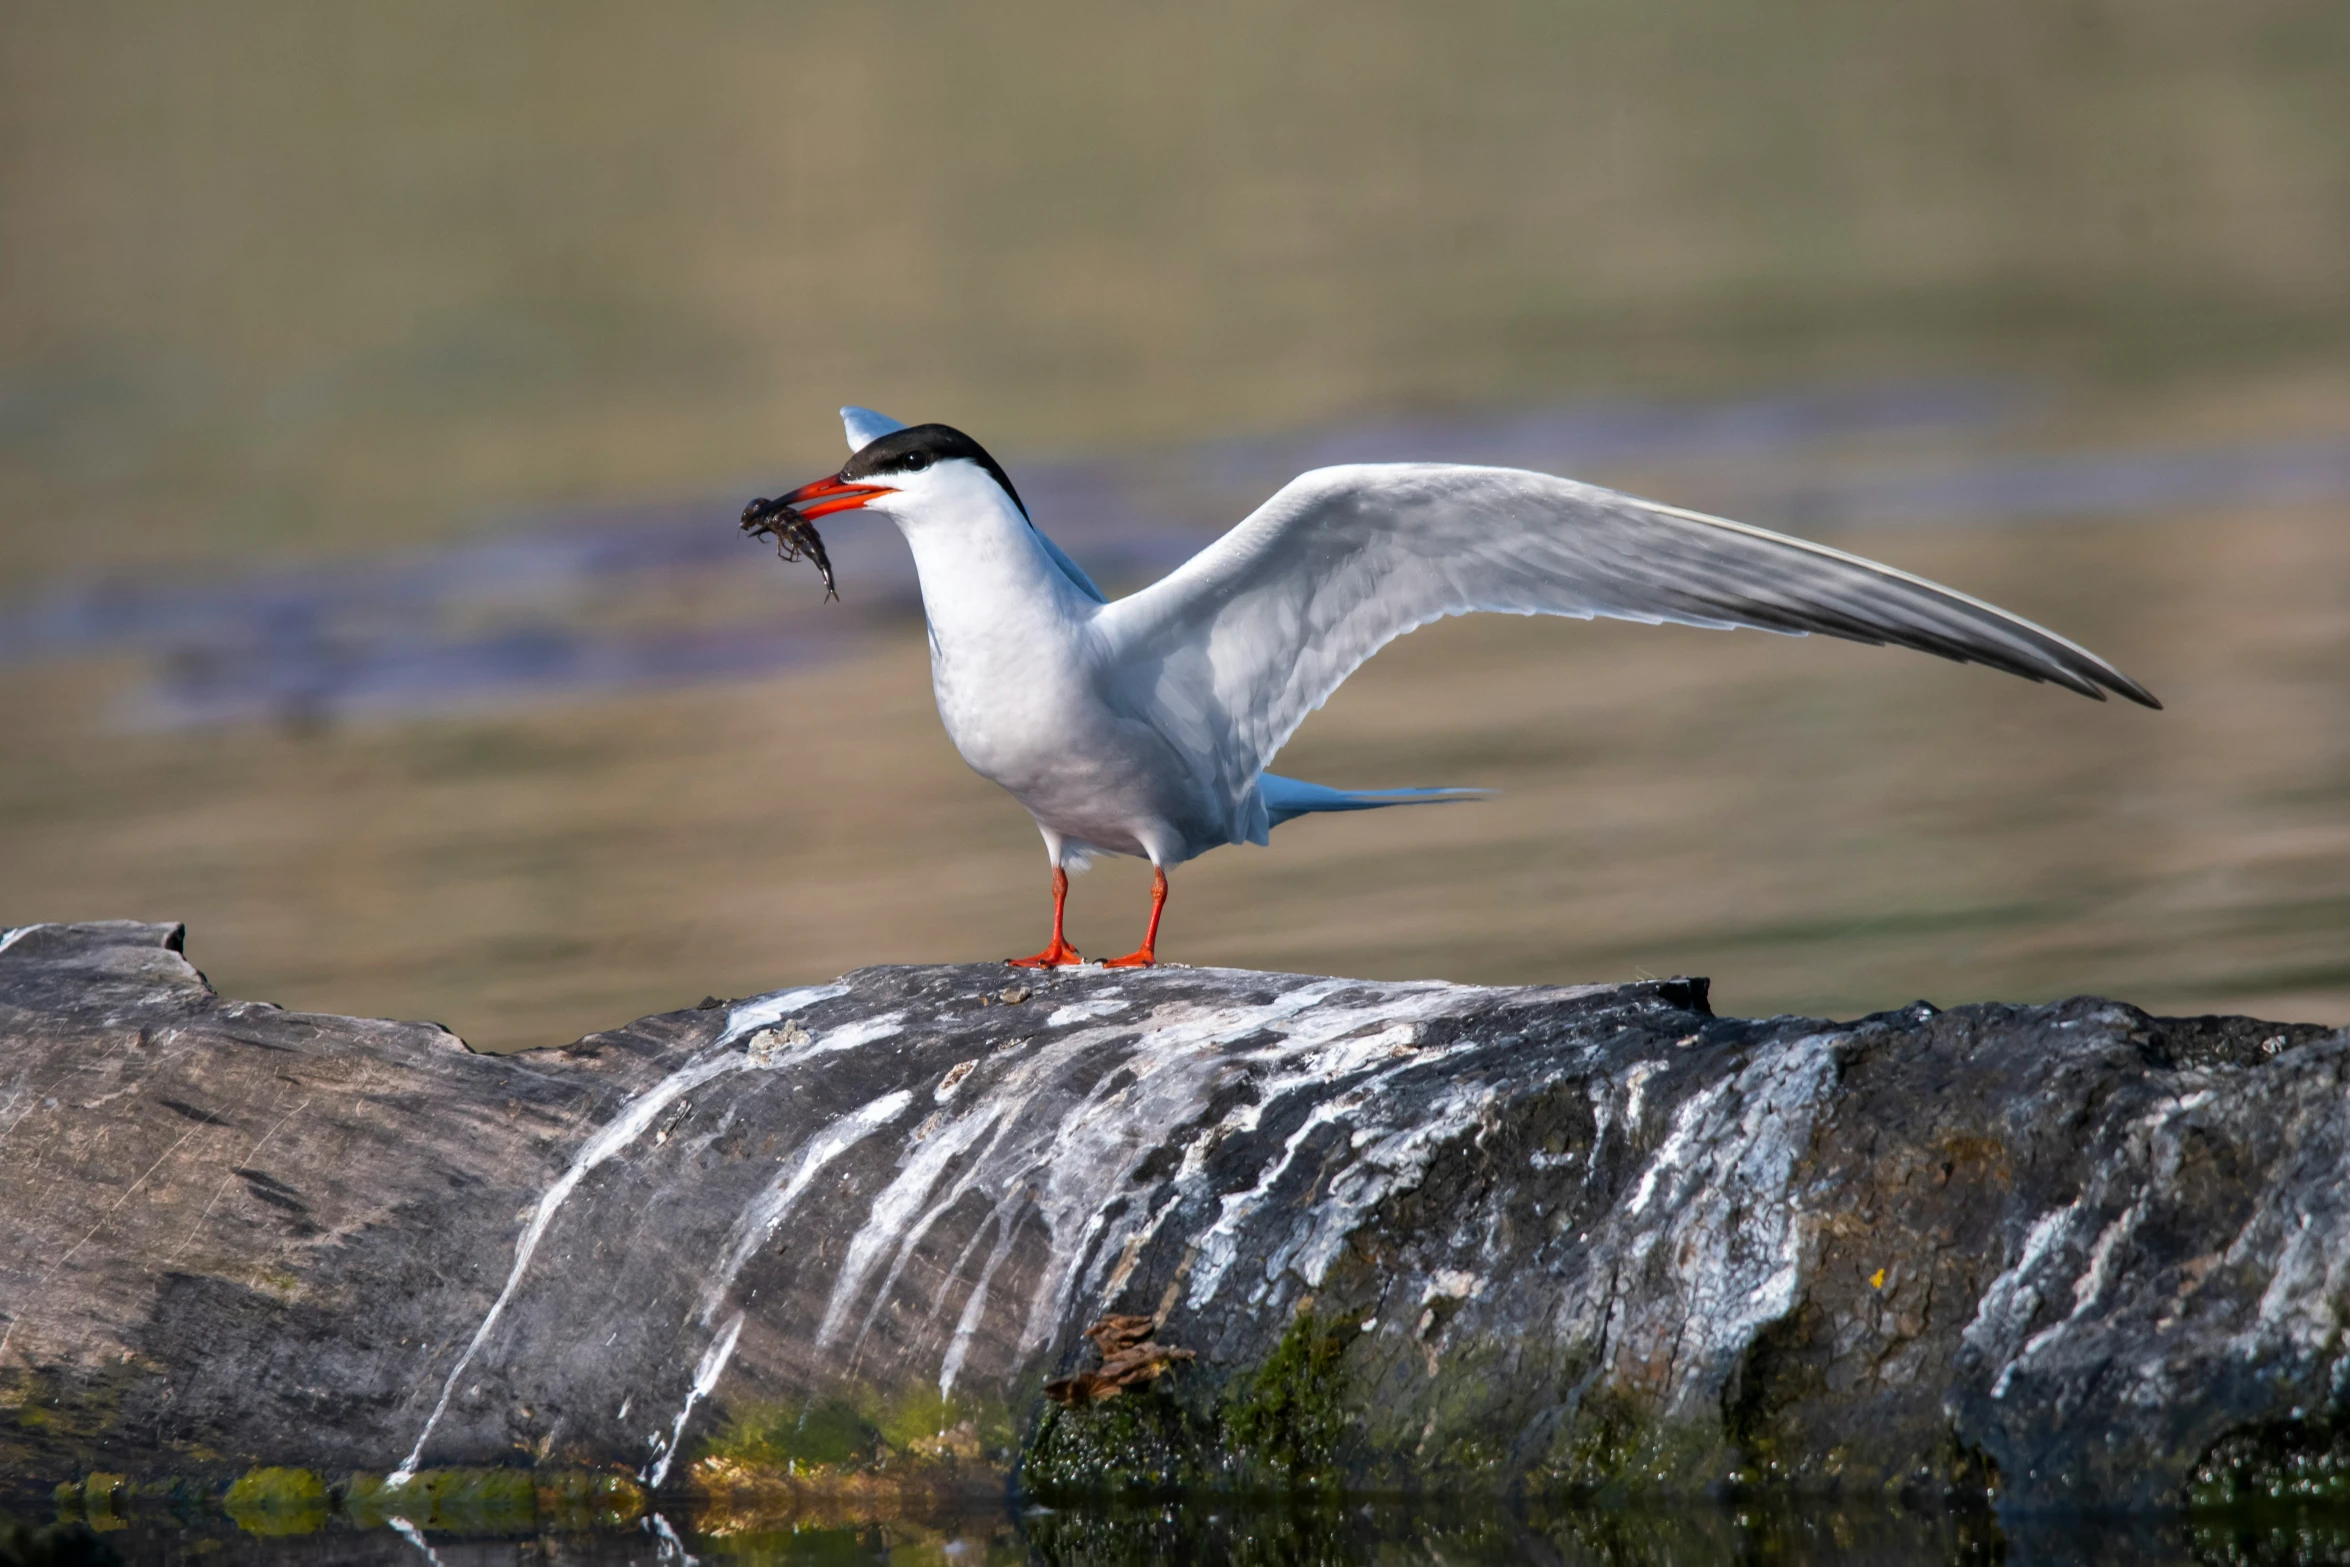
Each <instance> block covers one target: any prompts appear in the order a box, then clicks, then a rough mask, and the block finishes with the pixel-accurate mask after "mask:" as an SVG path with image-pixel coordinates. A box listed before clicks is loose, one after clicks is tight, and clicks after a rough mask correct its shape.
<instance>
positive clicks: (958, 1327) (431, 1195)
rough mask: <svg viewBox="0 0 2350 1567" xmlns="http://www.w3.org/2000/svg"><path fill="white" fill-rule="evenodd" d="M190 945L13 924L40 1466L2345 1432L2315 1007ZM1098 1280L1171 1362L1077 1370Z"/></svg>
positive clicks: (2136, 1441)
mask: <svg viewBox="0 0 2350 1567" xmlns="http://www.w3.org/2000/svg"><path fill="white" fill-rule="evenodd" d="M180 940H181V938H180V931H179V929H178V927H175V926H168V925H139V924H130V923H110V924H83V925H52V926H33V927H27V928H24V929H20V930H15V931H11V932H9V933H8V934H7V935H6V937H5V938H0V1310H4V1312H5V1321H0V1404H4V1407H0V1468H5V1470H7V1471H8V1472H11V1473H13V1474H15V1475H17V1476H19V1477H24V1476H40V1477H44V1478H48V1479H57V1480H70V1479H73V1478H74V1477H76V1476H80V1475H84V1474H88V1473H91V1472H104V1473H106V1474H120V1475H124V1476H129V1477H133V1478H139V1477H147V1478H160V1477H163V1476H168V1475H177V1476H182V1477H192V1478H193V1479H194V1480H196V1481H201V1482H204V1483H217V1482H221V1481H225V1480H226V1479H227V1478H229V1477H230V1476H232V1475H235V1474H237V1473H240V1472H243V1471H246V1470H249V1469H252V1468H254V1467H256V1466H281V1467H284V1468H289V1469H299V1470H305V1471H308V1472H310V1473H312V1474H316V1475H321V1476H328V1477H331V1480H332V1483H333V1484H334V1485H337V1486H346V1485H347V1486H350V1487H351V1488H352V1489H351V1494H353V1495H370V1494H381V1489H382V1486H383V1484H384V1483H385V1482H384V1480H383V1478H382V1477H384V1476H386V1475H392V1476H394V1477H395V1482H396V1480H397V1478H398V1477H399V1476H401V1475H404V1474H405V1473H407V1472H410V1471H416V1470H436V1469H437V1470H447V1469H450V1468H453V1467H456V1466H507V1467H513V1468H521V1469H534V1470H537V1471H539V1472H540V1473H542V1474H547V1473H552V1472H555V1471H581V1470H612V1469H614V1468H615V1466H617V1467H618V1468H619V1469H624V1470H625V1471H627V1472H628V1473H629V1474H631V1475H633V1476H635V1477H637V1480H638V1481H639V1482H640V1483H642V1484H643V1485H646V1486H654V1487H658V1486H663V1485H667V1486H671V1487H676V1486H680V1485H689V1484H690V1485H697V1486H700V1487H702V1488H703V1489H705V1490H717V1491H724V1490H726V1489H728V1488H730V1487H736V1488H749V1489H753V1490H755V1489H757V1488H758V1487H761V1486H785V1487H789V1486H804V1485H809V1484H815V1483H839V1484H852V1483H853V1484H856V1485H863V1486H867V1487H873V1486H883V1487H887V1486H901V1487H915V1488H920V1487H925V1486H935V1487H968V1486H974V1485H977V1486H984V1487H1001V1486H1003V1485H1004V1484H1005V1483H1007V1481H1010V1482H1012V1483H1017V1484H1025V1485H1026V1486H1028V1487H1030V1488H1032V1489H1042V1490H1047V1491H1050V1490H1054V1489H1059V1490H1065V1491H1066V1490H1087V1489H1101V1488H1115V1487H1118V1486H1143V1487H1151V1486H1176V1485H1202V1484H1206V1485H1218V1484H1245V1485H1266V1484H1271V1485H1280V1486H1331V1487H1336V1486H1345V1485H1357V1486H1377V1487H1383V1488H1396V1487H1402V1488H1420V1489H1424V1490H1436V1489H1443V1490H1454V1491H1477V1490H1502V1489H1520V1490H1532V1491H1549V1492H1559V1491H1573V1490H1584V1491H1597V1492H1599V1493H1602V1494H1611V1493H1622V1492H1641V1491H1653V1492H1667V1493H1671V1492H1694V1491H1699V1490H1705V1489H1709V1488H1720V1487H1722V1486H1725V1485H1745V1486H1765V1487H1767V1486H1770V1485H1773V1484H1783V1485H1786V1486H1789V1487H1798V1488H1836V1487H1842V1488H1845V1489H1846V1490H1848V1491H1850V1490H1855V1489H1858V1490H1865V1491H1869V1492H1876V1491H1880V1490H1882V1489H1884V1488H1887V1487H1894V1488H1903V1487H1906V1488H1911V1489H1913V1490H1917V1491H1922V1492H1927V1493H1934V1494H1940V1493H1944V1492H1947V1491H1951V1490H1968V1489H1977V1488H1993V1489H1995V1490H1996V1492H1997V1494H1998V1495H1999V1497H2000V1498H2001V1500H2002V1503H2003V1505H2004V1506H2007V1507H2011V1508H2041V1507H2049V1506H2079V1505H2087V1504H2096V1505H2120V1506H2145V1505H2161V1504H2170V1503H2177V1502H2180V1501H2182V1500H2184V1499H2186V1498H2187V1497H2188V1496H2189V1493H2190V1490H2191V1488H2192V1487H2193V1486H2195V1485H2197V1484H2200V1485H2202V1486H2203V1487H2204V1488H2205V1490H2206V1492H2212V1491H2225V1490H2226V1489H2227V1488H2228V1487H2230V1486H2235V1487H2238V1488H2242V1487H2245V1486H2257V1485H2262V1484H2270V1483H2272V1482H2273V1481H2274V1477H2275V1476H2276V1475H2278V1474H2281V1473H2283V1472H2284V1471H2285V1469H2286V1468H2291V1467H2292V1465H2293V1464H2298V1466H2299V1468H2298V1470H2297V1472H2299V1473H2301V1474H2303V1475H2305V1476H2306V1475H2309V1474H2318V1473H2327V1472H2337V1471H2338V1469H2339V1464H2338V1460H2339V1458H2340V1456H2341V1454H2342V1451H2343V1444H2342V1442H2341V1441H2340V1439H2339V1438H2338V1437H2337V1435H2336V1434H2335V1433H2336V1430H2337V1428H2336V1426H2335V1425H2333V1424H2331V1423H2329V1422H2330V1421H2331V1420H2332V1419H2333V1417H2334V1413H2335V1412H2336V1411H2338V1410H2339V1409H2340V1408H2341V1407H2342V1400H2343V1393H2344V1388H2345V1383H2346V1382H2350V1354H2346V1352H2345V1349H2344V1344H2343V1338H2344V1335H2343V1326H2344V1317H2345V1314H2346V1313H2350V1179H2346V1176H2350V1092H2346V1091H2345V1090H2346V1088H2350V1035H2346V1034H2344V1033H2341V1032H2329V1031H2327V1030H2325V1029H2323V1028H2318V1027H2314V1026H2308V1025H2300V1026H2292V1025H2272V1024H2266V1023H2256V1022H2252V1021H2250V1020H2246V1019H2232V1018H2201V1019H2164V1018H2154V1017H2149V1016H2148V1015H2146V1014H2145V1013H2143V1012H2140V1011H2138V1010H2136V1009H2134V1008H2131V1007H2127V1006H2123V1005H2119V1004H2117V1003H2114V1002H2109V1001H2102V1000H2095V999H2079V1000H2073V1001H2067V1002H2063V1003H2059V1004H2056V1005H2052V1006H2038V1007H2016V1006H1971V1007H1965V1008H1959V1009H1955V1010H1952V1011H1948V1012H1937V1011H1936V1010H1934V1009H1933V1008H1931V1007H1928V1006H1925V1005H1923V1004H1920V1005H1918V1006H1915V1007H1912V1008H1908V1009H1905V1010H1903V1011H1899V1012H1893V1013H1885V1014H1881V1015H1878V1016H1875V1017H1871V1018H1865V1019H1862V1020H1860V1021H1858V1022H1854V1023H1825V1022H1820V1021H1816V1020H1810V1019H1802V1018H1774V1019H1769V1020H1761V1021H1752V1020H1742V1019H1734V1018H1720V1017H1715V1016H1713V1015H1712V1014H1711V1013H1710V1012H1709V1011H1708V1009H1707V1005H1706V988H1705V984H1704V982H1703V981H1701V980H1664V981H1651V982H1643V983H1639V984H1630V985H1613V986H1587V987H1527V988H1515V989H1484V988H1473V987H1467V986H1455V985H1446V984H1438V983H1413V984H1403V983H1388V982H1366V981H1355V980H1342V979H1327V978H1311V977H1305V976H1298V975H1281V974H1258V973H1247V972H1239V971H1230V970H1209V969H1183V968H1161V969H1158V970H1152V971H1140V972H1137V971H1124V972H1109V971H1104V970H1100V969H1090V970H1084V971H1063V972H1059V973H1054V974H1050V975H1046V976H1043V977H1031V976H1014V975H1012V974H1010V973H1009V972H1008V971H1006V970H1003V969H1000V968H994V967H935V968H880V969H867V970H861V971H859V972H857V973H854V974H851V975H848V976H846V977H845V978H843V979H841V980H840V981H838V982H837V983H834V984H831V985H824V986H817V987H810V988H803V989H797V990H788V991H781V992H777V993H775V994H772V995H767V996H761V997H756V998H753V999H750V1000H747V1001H740V1002H735V1003H731V1004H721V1003H715V1002H713V1003H709V1004H706V1005H705V1006H704V1007H703V1008H698V1009H693V1010H687V1011H682V1012H675V1013H669V1014H665V1015H662V1016H658V1017H651V1018H646V1019H643V1020H640V1021H638V1022H636V1023H632V1024H629V1025H628V1026H626V1027H624V1028H619V1029H615V1030H612V1031H610V1032H608V1033H602V1034H594V1035H590V1036H588V1037H587V1038H585V1039H583V1040H580V1041H579V1042H577V1043H576V1044H573V1045H570V1046H567V1047H564V1048H561V1049H549V1050H541V1051H535V1052H531V1053H528V1054H524V1055H520V1056H503V1057H501V1056H486V1055H477V1054H474V1053H472V1052H471V1051H469V1050H467V1049H466V1048H465V1047H464V1045H463V1044H462V1043H461V1042H460V1041H458V1040H457V1039H456V1038H455V1037H453V1036H452V1035H450V1034H448V1033H447V1032H445V1031H443V1030H441V1029H439V1028H437V1027H436V1026H434V1025H430V1024H416V1023H385V1022H370V1021H362V1020H356V1019H350V1018H338V1017H327V1016H318V1015H309V1014H302V1013H293V1012H286V1011H282V1010H280V1009H278V1008H276V1007H272V1006H267V1005H262V1004H257V1003H251V1002H238V1001H229V1000H224V999H222V998H220V997H219V996H217V995H216V994H214V992H213V991H212V990H211V988H210V987H209V986H208V985H207V984H206V983H205V981H204V978H203V976H202V975H201V974H199V973H198V972H197V971H196V970H195V969H193V968H192V967H190V966H189V965H188V963H187V962H186V960H185V959H184V958H183V957H182V956H181V953H180ZM1108 1314H1128V1315H1133V1316H1137V1317H1147V1318H1149V1319H1151V1326H1150V1328H1149V1331H1148V1334H1145V1332H1144V1329H1143V1328H1142V1327H1140V1326H1138V1325H1135V1324H1122V1325H1115V1326H1114V1327H1113V1328H1112V1329H1111V1330H1108V1331H1107V1332H1105V1333H1104V1334H1103V1335H1097V1337H1099V1338H1100V1340H1101V1342H1102V1343H1103V1344H1104V1345H1105V1346H1109V1347H1112V1348H1113V1349H1114V1350H1115V1351H1116V1352H1117V1353H1120V1354H1124V1355H1126V1356H1127V1357H1128V1358H1129V1359H1133V1358H1134V1356H1135V1355H1136V1353H1137V1351H1136V1349H1135V1346H1136V1345H1138V1344H1143V1343H1145V1342H1146V1340H1147V1342H1148V1343H1149V1344H1153V1345H1158V1346H1164V1347H1165V1348H1166V1349H1168V1350H1170V1351H1172V1350H1188V1351H1191V1352H1192V1353H1193V1355H1194V1356H1195V1357H1196V1358H1193V1359H1190V1360H1183V1359H1181V1357H1180V1356H1174V1355H1167V1356H1157V1355H1156V1354H1155V1351H1152V1352H1149V1357H1155V1358H1153V1363H1152V1365H1151V1366H1150V1367H1149V1368H1145V1369H1146V1370H1147V1376H1145V1375H1144V1374H1143V1372H1140V1371H1136V1370H1135V1368H1134V1367H1128V1366H1125V1363H1124V1362H1120V1363H1119V1366H1117V1367H1113V1368H1111V1370H1112V1371H1113V1372H1116V1373H1117V1375H1114V1376H1108V1377H1106V1378H1100V1379H1095V1380H1091V1381H1086V1380H1079V1381H1077V1382H1075V1383H1073V1384H1071V1385H1075V1386H1079V1387H1083V1388H1086V1389H1088V1390H1090V1391H1089V1392H1088V1396H1087V1397H1085V1398H1079V1399H1074V1400H1073V1401H1072V1402H1071V1403H1070V1404H1068V1405H1067V1406H1065V1407H1064V1406H1058V1405H1050V1404H1047V1403H1046V1402H1045V1400H1044V1397H1043V1389H1044V1385H1045V1383H1046V1381H1047V1380H1048V1379H1051V1378H1055V1377H1070V1376H1072V1374H1073V1373H1077V1372H1079V1371H1081V1370H1084V1369H1086V1368H1089V1367H1094V1366H1096V1365H1097V1364H1098V1362H1097V1360H1096V1359H1095V1358H1094V1357H1095V1352H1094V1351H1092V1350H1090V1349H1088V1348H1086V1347H1085V1346H1084V1344H1083V1343H1082V1341H1081V1337H1080V1335H1081V1334H1082V1333H1083V1332H1084V1330H1085V1329H1086V1328H1087V1327H1088V1325H1089V1324H1091V1323H1094V1322H1095V1321H1096V1320H1097V1319H1099V1318H1101V1317H1103V1316H1105V1315H1108ZM1149 1357H1146V1358H1149ZM1140 1364H1141V1362H1140V1361H1139V1360H1138V1361H1136V1366H1140ZM1121 1368H1123V1369H1121ZM1120 1377H1124V1378H1125V1379H1126V1380H1127V1381H1128V1382H1130V1383H1131V1385H1130V1386H1124V1387H1123V1388H1122V1389H1110V1388H1107V1387H1106V1386H1104V1383H1105V1382H1106V1381H1117V1380H1119V1379H1120ZM1113 1395H1114V1396H1113ZM2279 1455H2284V1456H2283V1458H2280V1456H2279ZM2313 1455H2314V1456H2313ZM2328 1455H2331V1456H2330V1457H2329V1456H2328ZM2287 1460H2290V1462H2287ZM2328 1463H2334V1464H2336V1471H2329V1470H2327V1469H2326V1468H2325V1466H2326V1464H2328ZM2264 1465H2265V1466H2266V1467H2263V1466H2264ZM2280 1465H2282V1466H2283V1467H2280ZM354 1475H355V1476H357V1477H358V1478H357V1479H356V1480H352V1479H350V1478H349V1477H351V1476H354ZM2264 1477H2266V1478H2264ZM419 1483H429V1482H419Z"/></svg>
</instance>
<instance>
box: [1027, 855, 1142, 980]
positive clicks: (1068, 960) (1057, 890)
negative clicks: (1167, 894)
mask: <svg viewBox="0 0 2350 1567" xmlns="http://www.w3.org/2000/svg"><path fill="white" fill-rule="evenodd" d="M1068 907H1069V873H1068V872H1067V871H1065V870H1063V869H1061V867H1059V866H1058V865H1056V866H1054V867H1053V940H1052V945H1051V946H1048V947H1046V948H1045V949H1044V950H1043V951H1042V952H1039V953H1038V954H1037V955H1036V956H1035V957H1033V958H1006V959H1004V961H1005V962H1006V963H1009V964H1011V965H1012V967H1014V968H1066V967H1068V966H1070V965H1071V964H1076V963H1083V962H1084V961H1085V958H1084V957H1083V955H1081V954H1080V953H1079V952H1078V950H1077V949H1076V948H1075V947H1072V946H1070V945H1069V943H1068V942H1066V941H1064V940H1062V939H1061V916H1062V914H1063V913H1064V912H1066V911H1067V909H1068ZM1158 928H1159V917H1158V915H1157V913H1156V912H1155V911H1154V912H1153V913H1152V915H1151V929H1153V930H1157V929H1158Z"/></svg>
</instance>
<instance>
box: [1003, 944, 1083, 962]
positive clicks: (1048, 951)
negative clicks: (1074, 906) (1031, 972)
mask: <svg viewBox="0 0 2350 1567" xmlns="http://www.w3.org/2000/svg"><path fill="white" fill-rule="evenodd" d="M1084 961H1085V954H1084V953H1082V952H1079V951H1078V950H1077V949H1076V948H1075V947H1072V946H1070V945H1069V943H1067V942H1065V941H1063V940H1062V939H1061V938H1060V937H1058V936H1055V937H1054V938H1053V944H1052V945H1051V946H1049V947H1047V948H1045V949H1044V950H1043V951H1042V952H1039V953H1038V954H1037V955H1036V956H1034V957H1032V958H1006V959H1004V962H1005V963H1006V964H1007V965H1009V966H1010V967H1012V968H1075V967H1077V966H1078V965H1079V964H1081V963H1083V962H1084Z"/></svg>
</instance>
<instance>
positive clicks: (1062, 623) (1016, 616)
mask: <svg viewBox="0 0 2350 1567" xmlns="http://www.w3.org/2000/svg"><path fill="white" fill-rule="evenodd" d="M889 511H890V516H891V520H892V521H894V522H896V523H897V525H898V530H899V531H900V532H901V533H903V534H904V535H905V536H906V543H907V545H908V547H910V548H911V549H912V550H913V552H914V570H915V573H916V574H917V575H918V576H919V577H920V578H921V583H922V609H923V613H924V614H925V615H926V616H927V617H928V618H929V621H930V633H931V641H932V644H933V646H934V649H935V650H936V651H937V653H938V654H939V655H940V656H943V657H957V656H961V655H963V654H966V653H970V654H978V653H980V652H981V650H982V649H984V648H987V647H990V646H993V645H996V644H999V643H1002V642H1004V641H1006V640H1007V639H1017V638H1036V637H1043V638H1047V639H1050V640H1053V641H1056V642H1057V641H1059V640H1060V638H1061V637H1064V636H1066V635H1067V633H1068V632H1069V630H1070V629H1071V628H1072V627H1073V626H1074V625H1075V624H1077V623H1079V622H1081V621H1083V620H1085V619H1088V618H1090V614H1091V611H1092V610H1093V609H1094V608H1095V607H1096V606H1095V605H1094V603H1093V602H1092V600H1090V599H1088V598H1086V597H1085V596H1084V595H1083V594H1081V593H1079V592H1078V591H1077V589H1076V588H1075V587H1074V585H1072V584H1071V583H1070V581H1069V579H1068V578H1067V577H1065V576H1064V575H1062V573H1061V570H1060V568H1059V567H1058V566H1056V565H1055V564H1054V563H1053V560H1052V557H1051V556H1050V555H1049V554H1047V553H1046V551H1045V547H1044V543H1043V540H1042V539H1040V538H1039V537H1038V535H1037V532H1036V529H1035V528H1033V527H1031V526H1030V525H1029V522H1028V519H1027V517H1025V516H1023V515H1022V514H1021V511H1020V509H1019V507H1017V506H1015V505H1014V504H1012V500H1011V498H1010V497H1009V496H1007V495H1005V494H1004V492H1003V490H1002V489H1001V488H999V487H998V486H997V485H995V484H994V483H992V482H990V481H988V480H987V479H986V478H985V476H984V475H980V474H977V473H976V472H974V473H972V474H971V475H970V476H969V477H968V478H964V477H961V476H958V477H957V478H956V479H955V480H954V481H953V482H951V483H939V484H932V485H927V486H925V487H924V489H923V491H922V493H921V494H920V495H919V497H915V496H908V497H907V498H906V500H904V501H899V502H896V503H895V504H893V505H892V506H891V507H890V508H889Z"/></svg>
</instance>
